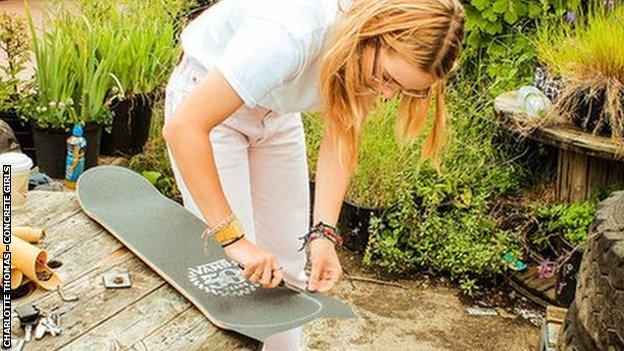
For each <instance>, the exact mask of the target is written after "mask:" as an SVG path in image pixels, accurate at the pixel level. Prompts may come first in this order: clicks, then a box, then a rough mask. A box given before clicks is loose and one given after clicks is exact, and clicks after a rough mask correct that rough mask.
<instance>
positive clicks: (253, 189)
mask: <svg viewBox="0 0 624 351" xmlns="http://www.w3.org/2000/svg"><path fill="white" fill-rule="evenodd" d="M206 73H207V72H206V70H205V69H204V68H203V67H202V66H200V65H199V64H198V63H197V62H196V61H195V60H193V59H190V58H184V59H183V60H182V61H181V62H180V64H178V66H177V67H176V68H175V69H174V72H173V74H172V76H171V78H170V79H169V82H168V84H167V90H166V97H165V121H166V120H167V119H169V118H172V117H173V115H174V113H175V111H176V109H177V108H178V106H179V105H180V103H181V102H182V101H183V100H184V97H185V96H186V94H188V93H189V92H190V91H192V89H193V88H194V86H195V84H196V82H197V81H198V80H199V78H200V77H202V76H203V75H205V74H206ZM210 141H211V144H212V147H213V154H214V158H215V161H216V165H217V171H218V174H219V178H220V179H219V180H220V182H221V186H222V187H223V190H224V192H225V196H226V198H227V201H228V203H229V204H230V207H231V208H232V210H233V211H234V213H235V214H236V216H238V218H239V219H240V220H241V222H242V224H243V228H244V230H245V235H246V237H248V238H250V240H252V241H254V242H255V243H256V244H257V245H259V246H260V247H262V248H264V249H265V250H267V251H269V252H270V253H272V254H274V255H275V256H276V258H277V260H278V262H279V264H280V265H281V266H282V267H283V272H284V275H285V277H287V278H286V279H287V280H288V281H289V282H292V283H294V284H297V285H300V286H303V285H304V284H305V281H306V275H305V272H304V265H305V254H304V253H303V252H299V251H298V248H299V246H300V245H301V242H300V241H299V239H298V238H299V237H300V236H302V235H303V234H305V232H306V231H307V230H308V227H309V213H310V194H309V185H308V163H307V157H306V144H305V136H304V131H303V124H302V122H301V115H300V114H299V113H293V114H286V115H279V116H278V115H276V114H275V113H273V112H271V111H269V110H267V109H264V108H253V109H251V108H248V107H245V106H242V107H241V108H239V109H238V110H237V111H236V112H235V113H234V114H232V115H231V116H230V117H228V118H227V119H226V120H225V121H223V122H222V123H221V124H219V125H218V126H216V127H215V128H213V130H212V131H211V132H210ZM169 159H170V161H171V166H172V168H173V172H174V175H175V180H176V183H177V185H178V188H179V189H180V192H181V193H182V198H183V201H184V207H186V208H187V209H188V210H189V211H191V212H192V213H193V214H195V215H196V216H197V217H199V218H200V219H202V220H204V218H203V215H202V214H201V211H200V210H199V209H198V207H197V205H196V204H195V202H194V201H193V199H192V197H191V195H190V193H189V191H188V189H187V187H186V185H185V184H184V181H183V180H182V178H181V176H180V172H179V170H178V168H177V166H176V163H175V159H174V158H173V155H172V154H171V152H170V151H169ZM300 339H301V328H296V329H292V330H289V331H286V332H283V333H280V334H276V335H273V336H271V337H269V338H267V340H266V341H265V343H264V349H265V350H269V351H274V350H275V351H281V350H289V351H290V350H298V349H300Z"/></svg>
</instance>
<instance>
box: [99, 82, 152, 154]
mask: <svg viewBox="0 0 624 351" xmlns="http://www.w3.org/2000/svg"><path fill="white" fill-rule="evenodd" d="M154 97H155V94H153V93H152V94H147V95H134V96H133V97H132V98H130V99H126V100H121V101H115V102H113V104H112V106H113V108H112V111H113V115H114V117H113V126H112V130H111V132H110V133H108V132H106V131H104V132H102V141H101V147H100V154H102V155H107V156H122V157H126V158H129V157H131V156H134V155H136V154H139V153H141V152H143V148H144V147H145V143H146V142H147V139H148V138H149V131H150V126H151V123H152V102H153V101H154Z"/></svg>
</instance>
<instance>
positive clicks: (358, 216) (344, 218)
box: [310, 181, 388, 253]
mask: <svg viewBox="0 0 624 351" xmlns="http://www.w3.org/2000/svg"><path fill="white" fill-rule="evenodd" d="M314 189H315V183H314V181H310V199H311V207H310V223H311V224H313V223H312V220H313V218H312V216H313V211H314V210H313V208H314ZM387 211H388V209H385V208H372V207H366V206H360V205H357V204H354V203H352V202H351V201H348V200H344V201H343V202H342V207H341V209H340V216H339V217H338V228H339V230H340V232H341V233H342V238H343V240H344V246H345V247H346V248H348V249H349V250H352V251H355V252H359V253H361V252H364V250H366V246H367V245H368V239H369V236H370V232H369V231H368V227H369V223H370V218H371V217H372V216H377V217H382V216H383V215H384V214H385V213H386V212H387Z"/></svg>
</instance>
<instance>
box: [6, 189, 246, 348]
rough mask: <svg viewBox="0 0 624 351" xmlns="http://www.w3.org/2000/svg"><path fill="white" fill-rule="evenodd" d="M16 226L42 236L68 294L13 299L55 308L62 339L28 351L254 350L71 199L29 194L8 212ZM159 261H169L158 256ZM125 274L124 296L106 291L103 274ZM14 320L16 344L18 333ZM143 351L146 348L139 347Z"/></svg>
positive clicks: (20, 333) (35, 344)
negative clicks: (113, 346) (114, 348)
mask: <svg viewBox="0 0 624 351" xmlns="http://www.w3.org/2000/svg"><path fill="white" fill-rule="evenodd" d="M12 224H13V225H29V226H36V227H43V228H45V229H46V236H45V238H44V239H43V240H42V241H41V242H40V243H39V244H38V246H39V247H41V248H44V249H45V250H46V251H47V253H48V259H55V260H59V261H61V262H62V263H63V265H62V266H61V267H60V268H57V269H56V271H57V272H58V273H59V274H60V275H61V276H62V280H63V283H64V285H65V288H64V290H65V291H66V294H67V295H77V296H78V297H79V300H78V301H75V302H64V301H62V300H61V298H60V296H59V295H58V294H57V293H56V292H46V291H44V290H42V289H41V288H39V289H37V290H35V291H34V292H33V293H31V294H30V295H27V296H25V297H23V298H20V299H16V300H13V307H17V306H21V305H23V304H26V303H34V304H36V305H37V306H39V307H40V308H42V309H43V310H48V311H49V310H53V309H55V308H56V309H58V310H60V311H64V312H65V313H64V314H63V315H62V316H61V327H62V328H63V332H62V334H61V335H60V336H56V337H53V336H51V335H49V334H46V336H45V337H44V338H43V339H41V340H33V341H31V342H30V343H27V344H26V345H25V347H24V351H28V350H42V351H44V350H45V351H51V350H64V351H66V350H79V351H84V350H108V349H109V348H108V347H109V345H110V343H111V341H112V339H113V338H114V339H117V341H118V342H119V345H120V346H121V348H120V349H124V350H126V349H128V350H136V351H142V350H189V351H190V350H193V351H194V350H249V351H252V350H256V349H257V347H258V344H257V343H256V342H255V341H253V340H251V339H248V338H245V337H243V336H240V335H237V334H235V333H232V332H227V331H222V330H219V329H217V328H216V327H214V326H213V325H212V324H211V323H210V322H209V321H208V320H207V319H206V317H204V316H203V315H202V314H201V313H200V312H199V311H198V310H197V309H196V308H195V307H194V306H192V305H191V304H190V303H189V302H188V301H186V300H185V299H184V298H183V297H182V296H181V295H179V294H178V293H177V292H176V291H175V290H174V289H173V288H172V287H170V286H169V285H168V284H167V283H166V282H165V281H164V280H163V279H162V278H160V277H159V276H158V275H157V274H156V273H154V272H153V271H152V270H151V269H149V268H148V267H147V266H146V265H145V264H143V262H141V261H140V260H139V259H138V258H137V257H135V256H134V255H133V254H132V253H131V252H129V251H128V250H127V249H126V248H125V247H123V246H122V245H121V243H120V242H119V241H117V239H115V238H114V237H113V236H112V235H110V234H109V233H108V232H107V231H106V230H104V229H103V228H102V227H101V226H100V225H98V224H97V223H95V222H93V221H92V220H91V219H90V218H89V217H87V215H85V214H84V213H83V212H82V210H81V209H80V206H79V204H78V201H77V199H76V196H75V194H74V193H73V192H46V191H33V192H30V193H29V198H28V202H27V205H26V206H25V208H23V209H22V210H20V211H19V212H18V211H15V212H14V213H13V222H12ZM163 254H166V253H165V251H164V250H163ZM115 271H116V272H128V273H129V274H130V277H131V279H132V287H131V288H129V289H116V290H109V289H105V288H104V285H103V283H102V274H103V273H105V272H115ZM18 324H19V323H18V322H17V321H16V320H15V319H14V320H13V337H14V338H15V337H23V331H22V329H21V328H20V327H19V326H18ZM144 346H145V347H144Z"/></svg>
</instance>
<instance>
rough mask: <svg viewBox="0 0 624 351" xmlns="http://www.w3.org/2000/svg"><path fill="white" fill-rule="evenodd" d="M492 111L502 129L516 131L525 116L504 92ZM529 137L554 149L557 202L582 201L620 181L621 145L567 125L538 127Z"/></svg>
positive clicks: (622, 165) (623, 173)
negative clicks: (555, 156) (555, 150)
mask: <svg viewBox="0 0 624 351" xmlns="http://www.w3.org/2000/svg"><path fill="white" fill-rule="evenodd" d="M494 112H495V114H496V116H497V118H498V120H499V121H500V122H501V123H502V124H503V126H504V127H505V128H507V129H508V130H510V131H512V132H518V131H519V129H520V128H519V126H522V125H526V120H527V118H528V117H527V116H526V114H525V113H524V111H523V109H522V108H521V107H520V104H518V102H517V99H516V93H515V92H507V93H504V94H502V95H500V96H498V97H497V98H496V100H495V101H494ZM527 136H528V137H529V138H531V139H534V140H537V141H539V142H541V143H544V144H547V145H551V146H554V147H556V148H557V149H558V152H559V154H558V157H557V186H556V197H557V200H558V201H560V202H578V201H584V200H587V199H589V198H591V196H592V195H593V192H594V191H595V190H597V189H602V188H607V187H609V186H610V185H612V184H614V183H616V182H619V181H624V145H616V143H614V142H613V140H612V139H611V138H605V137H601V136H597V135H592V134H591V133H587V132H584V131H581V130H579V129H578V128H576V127H574V126H572V125H569V124H558V125H548V126H539V127H536V128H534V129H533V130H531V131H530V132H529V133H528V135H527Z"/></svg>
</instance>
